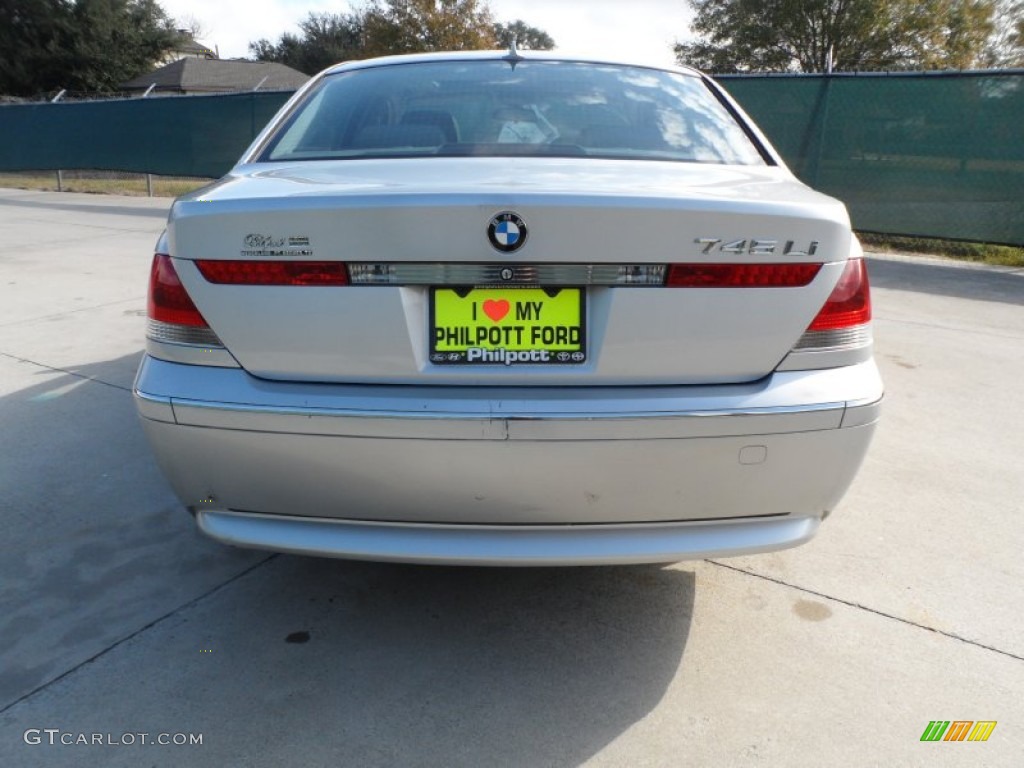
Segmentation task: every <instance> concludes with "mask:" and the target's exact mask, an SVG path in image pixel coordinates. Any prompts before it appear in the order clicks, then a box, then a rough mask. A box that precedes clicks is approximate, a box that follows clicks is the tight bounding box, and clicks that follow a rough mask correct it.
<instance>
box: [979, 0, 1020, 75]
mask: <svg viewBox="0 0 1024 768" xmlns="http://www.w3.org/2000/svg"><path fill="white" fill-rule="evenodd" d="M994 21H995V28H994V29H993V31H992V34H991V36H990V37H989V40H988V45H987V47H986V49H985V65H986V66H989V67H1024V0H996V12H995V19H994Z"/></svg>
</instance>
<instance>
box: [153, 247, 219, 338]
mask: <svg viewBox="0 0 1024 768" xmlns="http://www.w3.org/2000/svg"><path fill="white" fill-rule="evenodd" d="M146 313H147V315H148V317H149V327H148V329H147V331H146V336H147V337H148V338H150V339H152V340H153V341H162V342H169V343H172V344H197V345H201V346H204V347H214V346H216V347H219V346H222V345H221V343H220V339H218V338H217V334H215V333H214V332H213V331H212V330H210V326H209V325H208V324H207V322H206V320H205V319H204V318H203V316H202V314H201V313H200V312H199V310H198V309H197V308H196V305H195V304H194V303H193V301H192V297H190V296H189V295H188V292H187V291H186V290H185V286H184V285H182V284H181V280H180V279H179V278H178V273H177V272H176V271H175V269H174V262H173V261H172V260H171V257H170V256H168V255H166V254H163V253H158V254H156V255H155V256H153V265H152V267H151V268H150V271H149V299H148V301H147V306H146Z"/></svg>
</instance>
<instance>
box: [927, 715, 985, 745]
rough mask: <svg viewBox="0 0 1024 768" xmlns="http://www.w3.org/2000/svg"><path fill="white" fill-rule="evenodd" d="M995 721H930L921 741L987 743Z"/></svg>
mask: <svg viewBox="0 0 1024 768" xmlns="http://www.w3.org/2000/svg"><path fill="white" fill-rule="evenodd" d="M996 722H997V721H995V720H977V721H975V720H954V721H952V722H950V721H949V720H932V721H930V722H929V723H928V727H927V728H925V729H924V733H922V734H921V741H988V737H989V736H991V735H992V731H994V730H995V729H996Z"/></svg>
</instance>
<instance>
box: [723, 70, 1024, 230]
mask: <svg viewBox="0 0 1024 768" xmlns="http://www.w3.org/2000/svg"><path fill="white" fill-rule="evenodd" d="M718 81H719V82H720V83H721V84H722V85H723V86H724V87H725V88H726V89H727V90H728V91H729V92H730V93H731V94H732V95H733V97H735V98H736V100H737V101H739V102H740V104H742V105H743V108H744V109H745V110H747V112H748V113H749V114H750V115H751V117H753V118H754V121H755V122H757V123H758V125H760V126H761V128H762V129H763V130H764V132H765V133H766V134H767V135H768V137H769V138H770V139H771V141H772V143H773V144H774V145H775V146H776V148H777V149H778V150H779V152H780V153H781V154H782V155H783V157H784V158H785V159H786V163H787V164H788V165H789V167H790V168H791V169H792V170H793V172H794V173H796V174H797V175H798V176H799V177H800V178H801V179H802V180H803V181H805V182H806V183H808V184H810V185H811V186H813V187H814V188H815V189H820V190H821V191H823V192H826V193H828V194H830V195H834V196H835V197H838V198H839V199H841V200H843V201H844V202H845V203H846V204H847V206H848V207H849V209H850V216H851V218H852V219H853V223H854V226H855V227H856V228H857V229H859V230H862V231H866V232H882V233H887V234H900V235H921V236H926V237H942V238H950V239H962V240H977V241H984V242H992V243H1008V244H1014V245H1024V71H1020V70H1016V71H1002V72H963V73H934V74H933V73H929V74H926V73H891V74H857V75H830V76H826V75H790V76H778V75H775V76H772V75H735V76H722V77H719V78H718Z"/></svg>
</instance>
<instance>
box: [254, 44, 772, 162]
mask: <svg viewBox="0 0 1024 768" xmlns="http://www.w3.org/2000/svg"><path fill="white" fill-rule="evenodd" d="M420 155H423V156H437V155H448V156H458V155H482V156H509V155H542V156H555V157H574V156H589V157H604V158H636V159H653V160H679V161H686V162H700V163H727V164H739V165H757V164H763V163H764V160H763V158H762V156H761V154H760V153H759V152H758V149H757V147H756V146H755V145H754V144H753V142H752V140H751V139H750V138H749V137H748V136H747V134H746V133H745V132H744V130H743V129H742V128H741V127H740V126H739V124H738V123H737V121H736V119H735V118H734V117H733V115H732V114H731V113H730V112H729V110H727V109H726V108H725V107H724V106H723V104H722V103H721V102H720V101H719V100H718V98H717V97H716V96H715V95H714V94H713V93H712V92H711V91H710V89H709V88H708V87H707V86H706V85H705V84H704V82H703V81H702V80H701V79H700V78H699V77H696V76H692V75H683V74H675V73H671V72H663V71H660V70H655V69H644V68H637V67H622V66H611V65H604V64H586V63H578V62H555V61H519V62H518V63H516V65H515V66H512V65H511V64H510V63H509V62H508V61H502V60H487V61H480V60H475V61H440V62H429V63H415V64H396V65H390V66H382V67H372V68H368V69H357V70H352V71H349V72H342V73H339V74H336V75H330V76H328V77H326V78H324V80H323V81H322V82H321V83H320V85H319V86H318V87H317V88H315V89H314V90H313V91H312V92H310V93H309V94H308V95H307V97H306V99H305V100H304V101H303V103H302V104H301V105H300V106H299V107H298V109H296V110H295V111H294V112H293V113H292V114H291V116H290V117H289V119H288V120H287V121H286V122H285V123H284V124H283V126H282V127H281V128H280V129H279V130H278V131H277V133H276V134H275V135H274V136H273V137H272V138H271V140H270V142H269V144H268V145H267V147H266V149H265V150H264V151H263V154H262V155H261V157H260V159H261V160H265V161H267V160H269V161H282V160H322V159H354V158H368V157H413V156H420Z"/></svg>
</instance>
